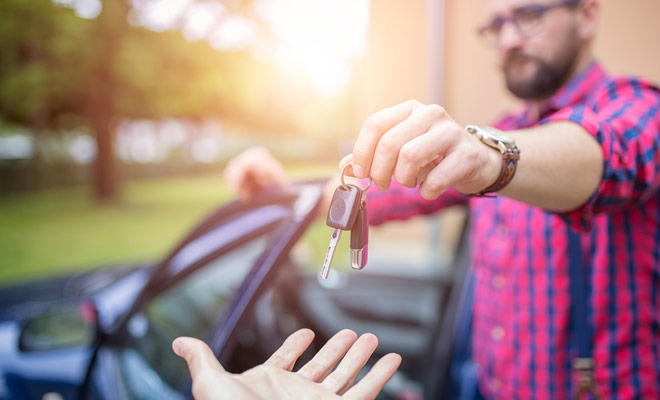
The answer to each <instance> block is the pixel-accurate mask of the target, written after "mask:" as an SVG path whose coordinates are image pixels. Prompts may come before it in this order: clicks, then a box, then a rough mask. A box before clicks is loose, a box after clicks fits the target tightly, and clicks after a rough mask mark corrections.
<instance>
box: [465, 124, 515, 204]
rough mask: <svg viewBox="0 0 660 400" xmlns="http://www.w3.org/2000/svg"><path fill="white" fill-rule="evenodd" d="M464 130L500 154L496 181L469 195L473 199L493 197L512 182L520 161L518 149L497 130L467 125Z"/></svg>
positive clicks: (508, 138)
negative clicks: (499, 165)
mask: <svg viewBox="0 0 660 400" xmlns="http://www.w3.org/2000/svg"><path fill="white" fill-rule="evenodd" d="M465 128H466V130H467V131H468V132H469V133H470V134H472V135H474V136H476V137H477V138H479V139H480V140H481V142H482V143H484V144H485V145H488V146H489V147H491V148H492V149H493V150H497V151H498V153H499V154H500V159H501V167H500V171H499V175H498V176H497V179H495V181H494V182H493V183H492V184H491V185H489V186H488V187H486V188H485V189H483V190H480V191H479V192H477V193H472V194H470V196H474V197H494V195H493V194H492V193H494V192H497V191H500V190H502V189H504V187H506V186H507V185H508V184H509V183H510V182H511V180H513V177H514V175H515V173H516V169H517V165H518V160H519V159H520V149H518V146H516V142H515V141H514V140H513V139H512V138H510V137H508V136H506V135H505V134H504V133H502V132H501V131H499V130H498V129H495V128H492V127H490V126H475V125H468V126H466V127H465Z"/></svg>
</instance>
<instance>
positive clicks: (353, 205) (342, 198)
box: [321, 183, 362, 279]
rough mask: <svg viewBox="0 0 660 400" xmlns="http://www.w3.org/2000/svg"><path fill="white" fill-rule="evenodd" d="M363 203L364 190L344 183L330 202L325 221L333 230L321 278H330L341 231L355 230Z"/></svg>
mask: <svg viewBox="0 0 660 400" xmlns="http://www.w3.org/2000/svg"><path fill="white" fill-rule="evenodd" d="M361 201H362V190H361V189H360V188H359V187H357V186H355V185H352V184H348V185H346V184H344V183H342V184H341V185H339V186H337V189H335V193H334V194H333V195H332V200H331V201H330V209H329V210H328V217H327V218H326V221H325V223H326V224H327V225H328V226H329V227H331V228H333V229H332V234H331V235H330V244H329V245H328V251H327V253H326V255H325V260H324V261H323V268H322V269H321V278H323V279H327V278H328V275H329V274H330V265H331V264H332V259H333V258H334V255H335V250H336V249H337V245H338V244H339V239H340V238H341V231H348V230H351V229H352V228H353V225H354V224H355V219H356V218H357V216H358V214H359V211H360V203H361Z"/></svg>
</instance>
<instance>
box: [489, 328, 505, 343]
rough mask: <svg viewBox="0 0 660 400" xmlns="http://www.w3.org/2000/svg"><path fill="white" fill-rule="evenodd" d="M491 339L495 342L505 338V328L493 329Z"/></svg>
mask: <svg viewBox="0 0 660 400" xmlns="http://www.w3.org/2000/svg"><path fill="white" fill-rule="evenodd" d="M490 337H492V338H493V340H500V339H502V338H503V337H504V328H502V327H501V326H499V325H498V326H494V327H493V329H491V330H490Z"/></svg>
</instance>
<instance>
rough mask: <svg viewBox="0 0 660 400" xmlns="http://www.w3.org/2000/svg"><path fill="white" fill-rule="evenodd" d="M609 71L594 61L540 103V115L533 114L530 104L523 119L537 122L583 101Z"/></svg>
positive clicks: (532, 122)
mask: <svg viewBox="0 0 660 400" xmlns="http://www.w3.org/2000/svg"><path fill="white" fill-rule="evenodd" d="M606 78H607V73H606V72H605V70H604V69H603V67H602V65H601V64H600V63H599V62H597V61H592V62H591V63H590V64H589V66H588V67H587V68H585V69H584V70H583V71H581V72H580V73H579V74H577V75H576V76H575V77H573V79H571V80H570V81H569V82H568V83H566V84H565V85H564V86H562V87H561V89H559V90H558V91H557V92H556V93H555V94H554V95H552V97H550V98H549V99H547V100H545V101H544V102H542V103H541V104H540V107H539V111H540V112H539V115H533V114H535V113H532V110H531V107H530V106H529V104H528V105H527V106H526V107H525V111H524V112H523V119H525V120H527V121H528V122H529V123H530V124H535V123H536V122H538V121H540V120H541V119H543V118H545V117H547V116H548V115H550V114H552V113H554V112H556V111H559V110H561V109H563V108H566V107H568V106H571V105H574V104H577V103H580V102H583V101H584V100H585V99H586V97H587V96H588V95H589V94H590V93H592V92H593V91H594V90H595V89H596V87H597V86H599V85H600V84H601V83H602V82H603V80H604V79H606Z"/></svg>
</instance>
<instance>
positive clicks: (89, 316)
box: [19, 302, 98, 351]
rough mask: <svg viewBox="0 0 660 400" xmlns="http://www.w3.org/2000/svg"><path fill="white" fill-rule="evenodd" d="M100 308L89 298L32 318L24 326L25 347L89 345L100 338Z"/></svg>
mask: <svg viewBox="0 0 660 400" xmlns="http://www.w3.org/2000/svg"><path fill="white" fill-rule="evenodd" d="M97 329H98V327H97V323H96V309H95V308H94V306H93V305H92V304H91V303H89V302H83V303H81V304H78V305H77V306H71V307H63V308H58V309H55V310H48V311H47V312H46V313H43V314H40V315H38V316H36V317H32V318H29V319H28V320H27V321H26V322H25V324H24V325H23V328H22V329H21V333H20V337H19V349H20V350H21V351H46V350H56V349H63V348H71V347H81V346H89V345H91V344H92V343H93V342H94V340H95V339H96V333H97Z"/></svg>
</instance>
